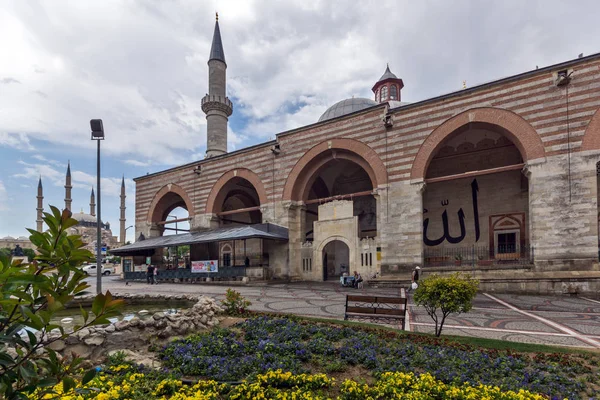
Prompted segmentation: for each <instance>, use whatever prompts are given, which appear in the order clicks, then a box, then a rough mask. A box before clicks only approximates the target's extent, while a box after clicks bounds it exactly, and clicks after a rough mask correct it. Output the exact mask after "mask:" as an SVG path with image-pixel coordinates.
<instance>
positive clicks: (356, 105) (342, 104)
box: [319, 97, 377, 122]
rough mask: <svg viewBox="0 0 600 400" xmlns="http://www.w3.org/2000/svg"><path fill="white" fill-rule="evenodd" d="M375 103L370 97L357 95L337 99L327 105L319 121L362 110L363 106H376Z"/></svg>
mask: <svg viewBox="0 0 600 400" xmlns="http://www.w3.org/2000/svg"><path fill="white" fill-rule="evenodd" d="M376 105H377V103H376V102H375V101H373V100H371V99H365V98H364V97H357V98H352V99H346V100H342V101H339V102H337V103H335V104H334V105H332V106H331V107H329V108H328V109H327V110H326V111H325V112H324V113H323V115H321V117H320V118H319V122H322V121H327V120H328V119H332V118H337V117H341V116H342V115H347V114H352V113H353V112H356V111H360V110H364V109H365V108H369V107H373V106H376Z"/></svg>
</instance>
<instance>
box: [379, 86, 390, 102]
mask: <svg viewBox="0 0 600 400" xmlns="http://www.w3.org/2000/svg"><path fill="white" fill-rule="evenodd" d="M387 97H388V88H387V86H384V87H382V88H381V99H380V100H379V101H386V100H387Z"/></svg>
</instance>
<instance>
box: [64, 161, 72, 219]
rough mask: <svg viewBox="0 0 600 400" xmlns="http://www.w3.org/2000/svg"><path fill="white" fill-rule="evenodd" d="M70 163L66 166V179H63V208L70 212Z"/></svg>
mask: <svg viewBox="0 0 600 400" xmlns="http://www.w3.org/2000/svg"><path fill="white" fill-rule="evenodd" d="M72 188H73V186H71V162H70V161H69V163H68V164H67V178H66V179H65V208H66V209H67V210H69V211H71V201H72V200H71V189H72Z"/></svg>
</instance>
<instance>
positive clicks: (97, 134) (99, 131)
mask: <svg viewBox="0 0 600 400" xmlns="http://www.w3.org/2000/svg"><path fill="white" fill-rule="evenodd" d="M90 128H92V140H96V141H97V142H98V155H97V160H96V168H97V169H96V180H97V186H98V188H97V190H96V193H97V196H98V197H97V199H98V202H97V203H96V207H97V210H96V218H97V219H96V233H97V238H96V293H97V294H100V293H102V227H101V226H100V224H101V223H102V215H101V211H102V209H101V207H100V204H101V201H102V200H101V199H102V197H101V195H100V141H101V140H104V126H103V125H102V120H101V119H92V120H91V121H90Z"/></svg>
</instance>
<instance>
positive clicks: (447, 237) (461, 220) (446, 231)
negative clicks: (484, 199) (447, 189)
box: [423, 179, 481, 246]
mask: <svg viewBox="0 0 600 400" xmlns="http://www.w3.org/2000/svg"><path fill="white" fill-rule="evenodd" d="M478 192H479V185H478V184H477V179H473V182H471V200H472V207H473V224H474V227H475V242H478V241H479V237H480V236H481V230H480V227H479V206H478V204H477V194H478ZM440 203H441V205H442V206H443V207H447V206H448V205H449V204H450V201H449V200H448V199H443V200H441V202H440ZM427 213H428V210H427V209H424V210H423V214H427ZM457 216H458V224H459V226H460V235H458V236H452V235H451V234H450V225H449V220H448V210H447V209H444V212H443V213H442V227H443V233H442V235H441V236H440V237H438V238H435V239H430V238H429V237H428V236H427V228H428V227H429V217H427V218H425V219H424V220H423V242H424V243H425V245H427V246H438V245H440V244H442V243H444V242H446V241H447V242H448V243H450V244H457V243H460V242H462V241H463V240H464V239H465V236H466V235H467V229H466V224H465V212H464V211H463V209H462V207H461V208H459V210H458V212H457ZM432 218H433V217H432Z"/></svg>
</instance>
